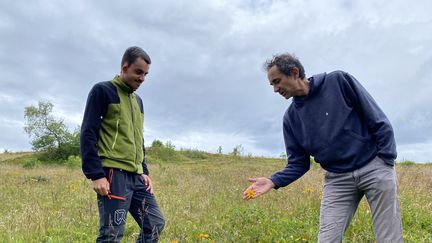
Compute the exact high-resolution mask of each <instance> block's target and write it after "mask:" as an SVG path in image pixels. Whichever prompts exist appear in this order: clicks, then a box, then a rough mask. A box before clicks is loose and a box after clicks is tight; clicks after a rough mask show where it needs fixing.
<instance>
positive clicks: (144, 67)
mask: <svg viewBox="0 0 432 243" xmlns="http://www.w3.org/2000/svg"><path fill="white" fill-rule="evenodd" d="M149 69H150V65H149V64H147V63H146V62H145V61H144V60H143V59H142V58H137V59H136V60H135V61H134V62H133V63H132V64H131V65H130V66H128V64H127V63H125V64H123V66H122V74H121V79H122V81H123V82H124V83H125V84H126V85H127V86H129V87H130V88H131V89H132V90H133V91H136V90H137V89H138V88H139V86H140V85H141V84H142V83H143V82H144V79H145V77H146V75H147V74H148V71H149Z"/></svg>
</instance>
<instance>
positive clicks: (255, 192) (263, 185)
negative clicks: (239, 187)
mask: <svg viewBox="0 0 432 243" xmlns="http://www.w3.org/2000/svg"><path fill="white" fill-rule="evenodd" d="M248 181H249V182H252V185H250V186H249V187H248V188H247V189H246V190H245V191H244V192H243V199H245V200H250V199H255V198H257V197H259V196H261V195H263V194H265V193H266V192H268V191H270V189H272V188H274V187H275V184H274V183H273V181H271V180H270V179H269V178H266V177H258V178H249V179H248Z"/></svg>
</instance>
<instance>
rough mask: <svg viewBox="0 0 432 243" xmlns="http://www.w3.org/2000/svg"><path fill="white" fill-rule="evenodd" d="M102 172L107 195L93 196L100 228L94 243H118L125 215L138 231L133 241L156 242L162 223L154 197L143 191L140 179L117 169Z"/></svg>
mask: <svg viewBox="0 0 432 243" xmlns="http://www.w3.org/2000/svg"><path fill="white" fill-rule="evenodd" d="M104 170H105V174H106V176H107V178H109V181H110V184H111V188H110V191H111V194H110V196H109V197H108V196H101V195H99V194H98V196H97V198H98V207H99V220H100V223H99V224H100V228H99V236H98V238H97V240H96V242H120V241H121V239H122V237H123V232H124V230H125V224H126V216H127V213H128V212H130V214H131V215H132V217H133V218H134V219H135V221H136V222H137V223H138V225H139V226H140V228H141V232H140V234H139V236H138V239H137V242H157V241H158V240H159V236H160V233H161V231H162V230H163V228H164V225H165V220H164V217H163V215H162V212H161V211H160V209H159V206H158V204H157V203H156V199H155V197H154V196H153V195H151V194H150V193H149V192H147V191H146V189H147V187H146V186H145V184H144V180H143V178H142V176H141V175H139V174H136V173H130V172H126V171H122V170H118V169H104ZM110 170H111V172H110Z"/></svg>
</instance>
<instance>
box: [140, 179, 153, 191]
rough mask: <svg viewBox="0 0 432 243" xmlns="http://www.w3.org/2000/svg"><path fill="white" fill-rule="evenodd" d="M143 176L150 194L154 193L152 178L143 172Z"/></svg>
mask: <svg viewBox="0 0 432 243" xmlns="http://www.w3.org/2000/svg"><path fill="white" fill-rule="evenodd" d="M142 177H143V179H144V184H145V185H146V186H147V190H146V191H148V192H150V194H152V195H153V182H152V180H151V179H150V177H149V176H148V175H146V174H142Z"/></svg>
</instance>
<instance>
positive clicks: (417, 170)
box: [0, 151, 432, 242]
mask: <svg viewBox="0 0 432 243" xmlns="http://www.w3.org/2000/svg"><path fill="white" fill-rule="evenodd" d="M5 156H8V158H6V157H5ZM171 156H174V157H172V158H175V160H177V161H178V162H171V163H166V162H163V160H160V159H156V158H153V160H152V161H156V163H151V164H150V171H151V177H152V179H153V181H154V184H155V187H156V197H157V200H158V201H159V204H160V206H161V208H162V210H163V212H164V214H165V217H166V220H167V225H166V229H165V231H164V233H163V235H162V238H161V241H162V242H175V241H177V242H212V241H215V242H259V241H260V242H277V241H279V242H296V241H297V242H315V241H316V234H317V230H318V220H319V204H320V198H321V193H322V189H321V186H322V179H323V171H322V170H321V169H320V168H318V166H314V168H313V169H312V170H311V171H309V172H308V173H307V174H306V175H305V176H304V177H302V178H301V179H300V180H298V181H296V182H295V183H294V184H293V185H290V186H289V187H287V188H282V189H280V190H277V191H272V192H270V193H268V194H267V195H265V196H263V197H261V198H259V199H257V200H254V201H251V202H245V201H243V200H242V199H241V194H242V191H243V189H244V188H245V187H247V186H248V182H247V178H248V177H250V176H268V175H270V174H271V173H272V172H274V171H276V170H279V169H281V168H283V166H285V162H284V161H283V160H279V159H264V158H246V157H241V158H239V157H230V156H223V155H211V154H204V153H197V152H193V151H192V152H191V151H189V152H187V151H186V152H182V153H178V152H177V153H176V154H172V155H171ZM30 157H31V154H18V155H17V154H15V155H13V154H12V155H11V154H7V155H5V154H2V155H0V200H1V203H0V210H1V212H2V213H3V217H0V242H94V239H95V235H96V234H97V228H98V213H97V207H96V200H95V194H94V192H93V191H92V190H91V188H90V187H91V184H90V182H89V181H88V180H86V179H85V178H84V176H83V175H82V173H81V170H80V168H79V166H75V167H74V166H58V165H36V166H35V167H33V168H24V167H23V165H25V164H28V160H31V159H30ZM150 158H151V156H150ZM26 161H27V162H26ZM397 172H398V176H399V194H400V203H401V210H402V215H403V221H404V222H403V223H404V238H405V241H406V242H432V214H431V212H432V189H431V188H432V165H430V164H428V165H419V164H417V165H407V166H401V165H399V166H397ZM137 233H138V228H137V226H136V225H135V223H133V219H132V217H130V216H129V217H128V224H127V227H126V233H125V238H124V239H125V240H124V242H133V239H134V238H135V237H136V236H137ZM373 241H374V237H373V232H372V225H371V215H370V211H369V208H368V206H367V203H366V202H365V201H362V203H361V205H360V207H359V210H358V212H357V214H356V216H355V218H354V220H353V222H352V223H351V226H350V228H349V229H348V231H347V232H346V234H345V242H373Z"/></svg>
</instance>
